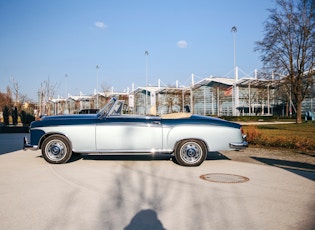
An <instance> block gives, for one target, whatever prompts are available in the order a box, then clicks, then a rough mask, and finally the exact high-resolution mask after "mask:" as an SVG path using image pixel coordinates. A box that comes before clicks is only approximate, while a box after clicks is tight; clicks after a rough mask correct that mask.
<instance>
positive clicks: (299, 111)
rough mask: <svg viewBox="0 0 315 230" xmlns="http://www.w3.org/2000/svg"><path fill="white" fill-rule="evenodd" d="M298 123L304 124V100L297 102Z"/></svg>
mask: <svg viewBox="0 0 315 230" xmlns="http://www.w3.org/2000/svg"><path fill="white" fill-rule="evenodd" d="M296 123H297V124H301V123H302V100H298V101H297V102H296Z"/></svg>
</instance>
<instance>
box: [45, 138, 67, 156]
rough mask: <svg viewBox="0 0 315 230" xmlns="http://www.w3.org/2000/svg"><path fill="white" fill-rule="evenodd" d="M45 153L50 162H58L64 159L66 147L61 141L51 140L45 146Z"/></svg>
mask: <svg viewBox="0 0 315 230" xmlns="http://www.w3.org/2000/svg"><path fill="white" fill-rule="evenodd" d="M45 152H46V153H47V157H48V158H49V159H50V160H60V159H62V158H64V157H65V155H66V152H67V146H66V145H65V144H64V143H63V142H62V141H59V140H51V141H50V142H48V144H47V145H46V148H45Z"/></svg>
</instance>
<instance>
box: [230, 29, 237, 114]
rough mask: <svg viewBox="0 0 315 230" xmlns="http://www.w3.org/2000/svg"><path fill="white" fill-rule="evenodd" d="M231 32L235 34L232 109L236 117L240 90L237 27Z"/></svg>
mask: <svg viewBox="0 0 315 230" xmlns="http://www.w3.org/2000/svg"><path fill="white" fill-rule="evenodd" d="M231 32H232V33H233V49H234V57H233V59H234V80H235V82H234V85H233V95H232V107H233V115H234V116H236V115H237V112H236V107H237V106H238V89H237V86H236V82H237V81H238V73H237V71H238V70H237V67H236V45H235V43H236V42H235V40H236V39H235V36H236V32H237V28H236V26H233V27H232V29H231Z"/></svg>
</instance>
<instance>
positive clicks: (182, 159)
mask: <svg viewBox="0 0 315 230" xmlns="http://www.w3.org/2000/svg"><path fill="white" fill-rule="evenodd" d="M206 157H207V148H206V146H205V144H204V143H203V142H201V141H199V140H194V139H190V140H184V141H181V142H180V143H179V144H178V145H177V146H176V149H175V159H176V161H177V162H178V164H180V165H182V166H198V165H200V164H201V163H202V162H203V161H204V160H205V159H206Z"/></svg>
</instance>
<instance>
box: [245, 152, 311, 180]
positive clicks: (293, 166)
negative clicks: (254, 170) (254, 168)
mask: <svg viewBox="0 0 315 230" xmlns="http://www.w3.org/2000/svg"><path fill="white" fill-rule="evenodd" d="M251 158H252V159H254V160H257V161H259V162H262V163H264V164H267V165H271V166H275V167H279V168H282V169H285V170H287V171H289V172H292V173H295V174H297V175H300V176H303V177H305V178H307V179H310V180H313V181H315V165H314V164H309V163H303V162H294V161H287V160H279V159H271V158H263V157H253V156H252V157H251Z"/></svg>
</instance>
